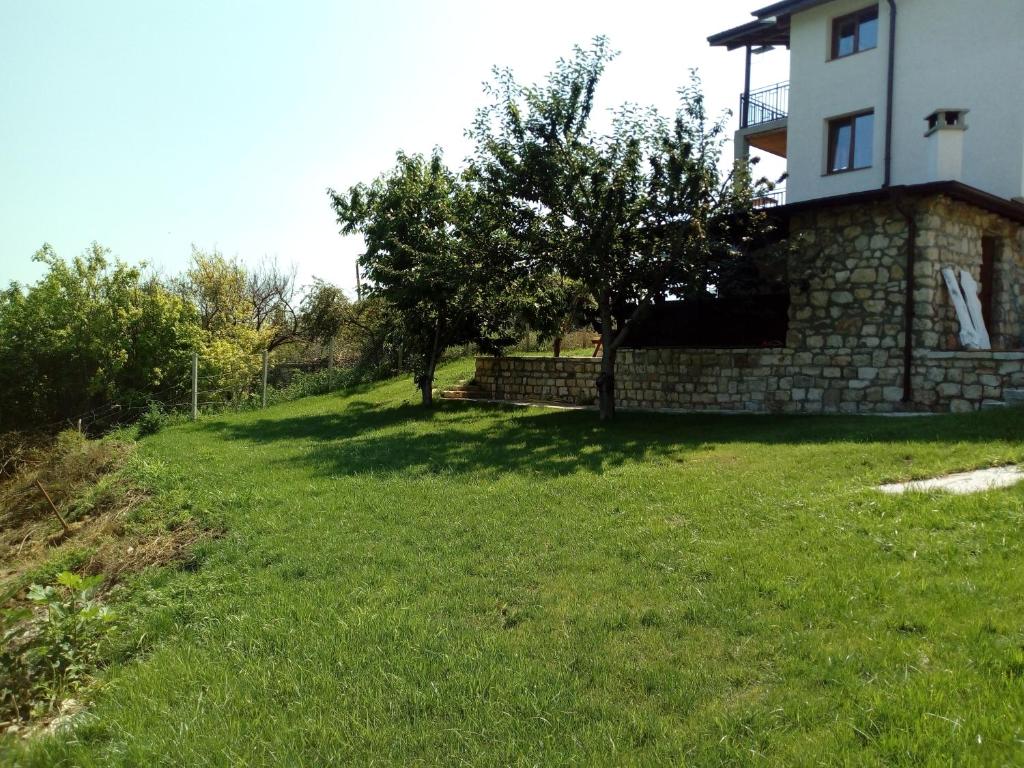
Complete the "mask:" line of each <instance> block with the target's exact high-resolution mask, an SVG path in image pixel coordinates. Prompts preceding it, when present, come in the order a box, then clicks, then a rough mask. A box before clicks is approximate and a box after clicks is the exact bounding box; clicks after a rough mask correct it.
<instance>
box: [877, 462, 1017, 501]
mask: <svg viewBox="0 0 1024 768" xmlns="http://www.w3.org/2000/svg"><path fill="white" fill-rule="evenodd" d="M1022 479H1024V471H1022V470H1021V469H1020V467H994V468H993V469H979V470H976V471H974V472H961V473H959V474H956V475H947V476H946V477H936V478H933V479H931V480H914V481H912V482H909V483H893V484H891V485H880V486H878V490H880V491H881V492H882V493H893V494H898V493H907V492H913V491H946V492H947V493H956V494H967V493H981V492H982V491H991V490H994V489H996V488H1009V487H1010V486H1011V485H1016V484H1017V483H1019V482H1020V481H1021V480H1022Z"/></svg>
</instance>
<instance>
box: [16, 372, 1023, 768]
mask: <svg viewBox="0 0 1024 768" xmlns="http://www.w3.org/2000/svg"><path fill="white" fill-rule="evenodd" d="M470 365H471V364H470V363H468V362H460V363H456V364H454V365H451V366H448V367H447V368H446V369H445V370H444V371H443V373H442V376H443V377H445V378H446V379H447V380H449V381H453V380H454V379H456V378H460V377H466V376H468V375H469V373H470ZM414 397H415V391H414V390H413V389H412V387H411V385H410V384H408V382H404V381H403V382H392V383H388V384H385V385H382V386H379V387H377V388H373V389H368V390H366V391H363V392H360V393H356V394H353V395H350V396H348V397H342V396H327V397H320V398H312V399H308V400H303V401H299V402H296V403H291V404H286V405H282V406H278V407H275V408H273V409H271V410H268V411H266V412H263V413H252V414H243V415H239V416H233V417H224V418H221V419H218V420H216V421H204V422H201V423H199V424H197V425H186V426H182V427H176V428H173V429H170V430H166V431H165V432H163V433H161V434H159V435H157V436H156V437H155V438H151V439H149V440H147V441H146V442H145V443H144V451H145V452H146V453H147V454H148V455H149V457H151V458H152V460H154V461H155V460H162V461H166V462H168V463H170V464H171V465H172V466H173V467H176V468H177V469H178V471H180V474H181V480H182V482H183V483H185V484H186V486H187V487H188V488H189V489H190V492H191V495H192V496H193V498H194V499H195V503H196V505H197V507H198V508H199V509H200V511H202V510H208V511H209V512H211V513H215V514H217V515H223V516H225V517H226V518H227V520H228V524H229V527H230V530H231V533H230V534H229V536H228V537H227V538H226V539H223V540H220V541H217V542H213V543H210V544H208V545H206V548H207V549H206V552H205V559H204V561H203V564H202V567H200V568H199V569H198V570H197V571H195V572H191V573H183V572H179V573H168V574H165V575H163V576H162V577H159V578H157V579H156V580H155V581H154V583H153V584H152V585H151V588H150V589H149V590H148V591H147V592H145V593H144V594H143V595H142V599H144V600H145V601H147V607H146V608H145V610H144V611H143V613H142V615H144V616H145V617H146V624H145V626H144V628H143V629H144V631H145V632H146V633H147V637H149V638H154V637H155V638H158V639H157V640H156V642H155V643H154V645H153V646H152V649H151V651H150V652H149V653H148V654H147V655H145V656H144V658H142V659H141V660H137V661H135V662H133V663H129V664H127V665H125V666H123V667H121V668H115V669H113V670H112V671H111V674H110V675H109V683H108V684H107V685H106V687H105V688H104V689H103V691H102V692H101V694H100V697H99V702H98V704H97V706H96V708H95V714H96V716H97V717H96V719H95V721H94V722H93V723H92V724H91V725H88V726H86V727H83V728H81V729H80V730H79V731H78V732H77V736H76V737H75V739H74V740H73V741H71V742H70V743H61V742H58V741H50V742H43V743H42V744H40V745H37V747H36V749H35V750H34V751H33V752H32V753H31V754H30V755H29V756H28V757H27V759H28V760H29V761H30V762H36V763H39V764H50V763H53V762H56V761H58V760H61V759H63V760H65V761H66V764H75V765H79V764H86V765H87V764H91V763H93V762H96V763H101V764H108V763H110V764H124V765H182V764H228V763H235V764H250V765H257V764H276V765H289V766H298V765H324V764H343V763H350V764H402V765H411V764H417V763H428V764H446V765H452V764H460V763H461V764H467V765H493V764H523V765H535V764H556V763H558V764H564V763H573V762H574V763H578V764H585V765H590V764H616V765H623V764H651V763H667V764H681V763H685V764H694V765H708V764H723V763H732V764H748V763H753V762H765V761H764V760H763V759H762V758H766V759H767V763H769V764H787V765H811V764H814V765H817V764H826V763H828V764H844V763H849V764H856V765H874V764H877V765H883V764H885V765H920V764H937V765H946V764H951V763H952V764H958V765H965V764H972V763H973V764H977V765H997V764H1012V763H1015V764H1020V763H1021V762H1024V749H1022V741H1021V740H1022V739H1024V724H1022V718H1024V687H1022V685H1024V684H1022V674H1024V651H1022V647H1024V634H1022V618H1021V617H1022V615H1024V611H1022V608H1024V598H1022V595H1024V574H1022V571H1021V567H1020V562H1021V556H1022V553H1024V546H1022V541H1021V535H1020V530H1021V523H1022V516H1024V515H1022V512H1024V488H1018V489H1014V490H1009V491H999V492H992V493H988V494H983V495H979V496H974V497H969V498H951V497H946V496H938V495H935V496H919V497H915V498H888V497H883V496H881V495H879V494H877V493H875V492H873V491H871V490H870V486H872V485H873V484H875V483H877V482H879V481H882V480H895V479H905V478H910V477H920V476H928V475H931V474H933V473H936V472H941V471H944V470H960V469H966V468H973V467H976V466H985V465H989V464H992V463H1001V462H1006V461H1011V460H1021V459H1024V444H1022V443H1021V442H1020V439H1019V437H1020V435H1021V434H1022V428H1024V418H1022V417H1024V414H1021V413H1016V414H1013V415H1010V416H1008V415H1005V414H995V415H989V414H984V415H981V416H977V417H948V418H945V417H944V418H941V419H939V418H936V419H913V420H882V419H856V418H853V419H850V418H848V419H842V418H818V419H801V418H769V417H751V418H741V417H734V418H716V417H711V416H708V417H665V416H653V415H631V414H630V415H622V417H621V418H620V420H619V421H618V422H617V423H616V424H615V425H614V426H612V427H610V428H602V427H601V426H599V425H598V424H597V423H596V417H595V414H593V413H590V412H582V413H580V412H576V413H567V412H550V411H541V410H511V409H500V408H486V407H476V406H472V405H464V404H462V405H460V404H456V405H449V406H445V407H441V408H439V409H436V410H434V411H433V412H423V411H421V410H420V409H419V408H418V407H416V406H415V405H414V404H412V399H413V398H414Z"/></svg>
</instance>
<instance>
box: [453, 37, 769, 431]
mask: <svg viewBox="0 0 1024 768" xmlns="http://www.w3.org/2000/svg"><path fill="white" fill-rule="evenodd" d="M614 57H615V53H614V52H613V51H612V50H611V49H610V48H609V46H608V43H607V40H606V39H604V38H596V39H595V41H594V44H593V46H592V47H591V48H590V49H586V50H584V49H581V48H576V49H575V55H574V56H573V57H572V58H570V59H563V60H561V61H559V63H558V65H557V67H556V68H555V71H554V72H553V73H552V74H551V75H550V76H549V77H548V79H547V81H546V83H545V84H543V85H539V86H538V85H532V86H522V85H519V84H518V83H516V81H515V78H514V76H513V75H512V73H511V72H509V71H507V70H504V71H496V73H495V82H494V83H492V84H490V85H489V86H487V93H488V94H489V95H491V97H492V99H493V103H492V104H491V105H490V106H488V107H485V108H484V109H482V110H481V111H480V112H479V113H478V116H477V119H476V121H475V122H474V125H473V128H472V129H471V131H470V133H471V135H472V137H473V138H474V139H475V140H476V145H477V149H476V153H475V156H474V160H473V164H472V170H471V173H470V176H471V178H472V179H473V180H474V181H475V183H476V184H478V185H479V187H480V189H481V193H480V199H482V200H484V201H488V202H489V203H490V205H491V210H492V217H493V218H494V220H495V221H496V222H498V223H496V225H495V227H494V231H495V232H496V233H499V236H500V237H501V238H503V239H505V238H512V239H514V240H516V241H517V242H518V243H519V248H518V253H519V257H518V258H519V260H520V261H519V264H520V266H521V267H523V268H525V269H526V270H527V271H528V272H529V273H530V274H531V275H533V276H534V277H533V280H534V282H536V281H537V280H539V279H543V277H544V276H552V275H557V276H561V277H564V278H566V279H569V280H573V281H578V282H579V283H580V284H582V285H583V286H585V287H586V290H587V292H588V294H589V296H590V298H591V299H592V300H593V303H594V305H595V306H596V308H597V313H598V318H599V322H600V327H601V337H602V358H601V374H600V376H599V377H598V380H597V390H598V399H599V405H600V413H601V418H602V420H607V419H611V418H612V417H613V416H614V413H615V361H616V356H617V353H618V350H619V349H620V348H621V347H622V345H623V343H624V342H625V341H626V340H627V338H628V335H629V331H630V328H631V327H632V326H633V325H635V324H636V322H637V321H638V320H640V319H642V318H643V316H644V315H645V314H646V313H647V312H649V310H650V308H651V307H652V306H653V304H654V302H655V301H657V300H658V299H660V298H665V297H667V296H685V295H688V294H690V295H692V294H693V293H694V292H702V291H703V292H706V291H707V290H708V289H709V288H710V287H712V286H713V285H714V279H715V275H716V273H717V269H718V266H719V265H720V264H721V263H722V262H723V261H725V260H727V259H729V258H731V257H733V256H734V255H735V254H736V253H737V252H738V249H739V248H740V247H742V245H743V244H744V243H745V242H747V241H749V240H750V239H751V237H752V236H753V235H754V234H755V233H756V231H757V230H758V229H759V228H761V227H762V226H763V217H762V216H760V215H759V214H758V212H757V211H755V210H754V208H753V200H754V197H755V196H756V195H758V194H761V193H762V191H763V189H762V188H763V185H764V184H766V182H764V181H763V180H762V181H761V182H758V185H757V186H758V189H757V190H756V191H755V190H754V189H753V188H752V186H753V185H751V184H750V183H749V182H748V181H747V179H748V178H749V177H748V176H747V175H743V176H741V177H740V179H739V181H738V183H734V182H735V181H736V180H734V179H733V178H732V177H731V176H730V175H726V176H724V177H723V175H722V174H721V172H720V171H719V163H720V160H721V150H722V144H723V142H724V140H725V127H724V123H723V122H722V121H718V122H710V121H709V120H708V118H707V114H706V110H705V105H704V99H703V96H702V95H701V93H700V89H699V83H698V82H697V81H696V79H694V81H693V82H692V83H691V86H690V87H689V88H686V89H684V90H682V91H681V97H682V104H681V107H680V109H679V111H678V112H677V114H676V115H675V118H674V120H667V119H665V118H664V117H662V116H661V115H660V114H658V113H657V112H656V111H655V110H653V109H646V110H641V109H637V108H635V107H632V106H629V105H627V106H624V107H621V108H619V109H618V110H617V111H616V113H615V116H614V119H613V121H612V127H611V129H610V130H609V131H608V132H606V133H604V134H598V133H597V132H595V131H594V130H593V129H592V128H591V118H592V112H593V108H594V96H595V92H596V89H597V85H598V83H599V81H600V78H601V76H602V74H603V72H604V70H605V68H606V66H607V65H608V63H609V62H611V61H612V60H613V59H614ZM741 172H745V169H742V168H741ZM503 251H504V252H506V253H510V252H515V251H516V249H509V248H507V247H504V248H503ZM538 275H539V276H540V277H538Z"/></svg>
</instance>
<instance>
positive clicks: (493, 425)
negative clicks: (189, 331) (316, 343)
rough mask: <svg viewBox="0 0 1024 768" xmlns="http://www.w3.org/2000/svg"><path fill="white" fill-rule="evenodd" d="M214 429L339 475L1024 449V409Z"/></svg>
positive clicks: (418, 415)
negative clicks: (738, 450) (735, 455)
mask: <svg viewBox="0 0 1024 768" xmlns="http://www.w3.org/2000/svg"><path fill="white" fill-rule="evenodd" d="M204 429H206V430H209V431H212V432H216V433H217V434H218V435H219V436H221V437H224V438H227V439H231V440H242V441H249V442H252V443H264V444H265V443H275V442H282V443H283V442H290V441H300V442H308V443H310V445H309V447H308V448H305V449H304V450H303V451H302V452H301V456H299V457H294V456H291V457H288V456H284V455H283V457H282V460H283V461H301V462H302V463H306V464H311V465H314V466H316V467H318V468H320V470H321V471H323V472H325V473H327V474H331V475H359V474H366V473H411V474H420V473H437V472H481V471H482V472H518V471H530V472H535V473H539V474H543V475H549V476H557V475H564V474H570V473H574V472H579V471H585V472H592V473H600V472H603V471H606V470H608V469H609V468H612V467H615V466H618V465H621V464H623V463H626V462H634V461H640V460H644V459H652V458H657V457H660V456H670V455H678V454H679V453H680V452H684V451H693V450H699V449H701V448H706V447H708V446H710V445H714V444H727V443H751V444H764V445H804V444H809V445H821V444H828V443H849V442H854V443H890V442H898V443H922V442H947V443H956V442H1014V443H1020V442H1021V435H1022V434H1024V411H1020V412H1014V413H1011V414H1007V413H1003V414H995V415H993V414H974V415H971V416H942V417H922V418H907V419H883V418H867V417H847V416H822V417H800V416H720V415H714V414H707V415H694V416H674V415H662V414H644V413H623V414H620V415H619V416H618V417H617V419H616V421H615V422H614V423H612V424H608V425H605V424H601V423H600V422H599V421H598V420H597V414H596V413H594V412H592V411H539V410H529V411H528V410H521V409H512V408H511V407H508V406H501V405H482V404H465V403H445V404H441V405H439V406H437V407H435V408H433V409H424V408H422V407H421V406H418V405H409V404H406V405H401V406H390V407H389V406H382V405H380V404H377V403H372V402H367V401H355V402H352V403H349V404H348V405H347V406H346V407H345V409H344V410H342V411H339V412H337V413H332V414H326V415H315V416H297V417H292V418H285V419H260V420H258V421H249V422H246V423H232V422H227V421H219V422H210V423H208V424H207V425H206V426H205V427H204Z"/></svg>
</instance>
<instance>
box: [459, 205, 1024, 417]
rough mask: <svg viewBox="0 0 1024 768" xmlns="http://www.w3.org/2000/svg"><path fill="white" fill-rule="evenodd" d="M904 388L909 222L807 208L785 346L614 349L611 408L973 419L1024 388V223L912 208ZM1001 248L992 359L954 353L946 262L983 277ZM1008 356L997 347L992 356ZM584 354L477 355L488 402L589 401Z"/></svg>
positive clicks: (971, 211) (968, 210)
mask: <svg viewBox="0 0 1024 768" xmlns="http://www.w3.org/2000/svg"><path fill="white" fill-rule="evenodd" d="M913 207H914V216H915V220H916V221H917V225H918V236H917V250H916V258H915V269H914V276H915V283H916V285H915V292H914V297H913V300H914V310H915V319H914V326H913V335H914V339H913V340H914V357H913V366H912V369H911V382H912V385H913V391H914V399H913V402H912V403H910V404H905V403H903V402H902V398H903V377H904V327H905V326H904V324H905V301H906V291H907V275H906V268H907V246H908V239H909V234H908V227H907V221H906V219H905V217H904V215H903V213H901V211H900V210H899V209H897V208H896V206H895V205H894V204H893V203H892V202H891V201H880V202H874V203H867V204H860V205H855V206H852V205H851V206H846V207H837V208H819V209H818V210H815V211H811V212H801V213H798V214H796V215H794V216H793V218H792V220H791V221H790V234H791V242H792V244H793V245H794V248H793V253H792V256H791V258H790V262H789V278H790V285H791V289H790V295H791V303H790V316H789V330H788V335H787V345H786V348H784V349H703V350H698V349H641V350H622V351H620V352H619V356H618V365H617V370H616V392H617V401H618V403H619V404H620V405H622V406H623V407H627V408H646V409H660V408H666V409H678V410H686V411H692V410H715V411H748V412H778V413H890V412H895V411H906V410H910V411H937V412H947V411H970V410H975V409H977V408H979V407H980V406H981V404H982V402H983V401H985V400H1001V399H1002V398H1003V392H1004V391H1005V390H1006V389H1008V388H1014V389H1016V388H1024V352H1021V351H1008V350H1020V349H1021V346H1022V345H1021V340H1022V337H1024V227H1022V226H1021V225H1019V224H1016V223H1014V222H1013V221H1011V220H1009V219H1006V218H1003V217H1001V216H998V215H995V214H992V213H989V212H987V211H985V210H983V209H981V208H978V207H976V206H973V205H968V204H966V203H962V202H958V201H954V200H952V199H950V198H948V197H945V196H941V195H936V196H933V197H931V198H926V199H919V200H916V201H914V203H913ZM986 236H987V237H994V238H996V239H997V241H998V243H999V248H998V254H997V261H996V280H995V285H994V291H993V294H994V301H993V304H994V310H995V316H994V318H993V320H994V322H993V328H992V329H990V330H991V334H992V336H993V342H994V345H995V346H996V351H994V352H960V351H957V350H958V349H959V346H960V345H959V339H958V330H959V324H958V321H957V318H956V313H955V310H954V309H953V306H952V302H951V301H950V298H949V295H948V292H947V290H946V286H945V282H944V280H943V278H942V269H943V268H944V267H955V268H963V269H966V270H968V271H969V272H970V273H971V274H972V275H973V276H974V278H975V279H976V280H979V282H980V279H981V260H982V238H983V237H986ZM1000 350H1002V351H1000ZM599 366H600V363H599V361H598V360H596V359H590V358H562V359H552V358H498V359H494V358H479V359H478V361H477V375H476V378H477V383H478V384H479V385H480V386H481V387H482V388H483V389H484V390H485V391H487V392H488V393H489V394H490V396H491V397H493V398H495V399H499V400H522V401H534V402H552V403H567V404H586V405H589V404H591V403H593V402H594V401H595V398H596V396H597V389H596V380H597V376H598V373H599Z"/></svg>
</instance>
